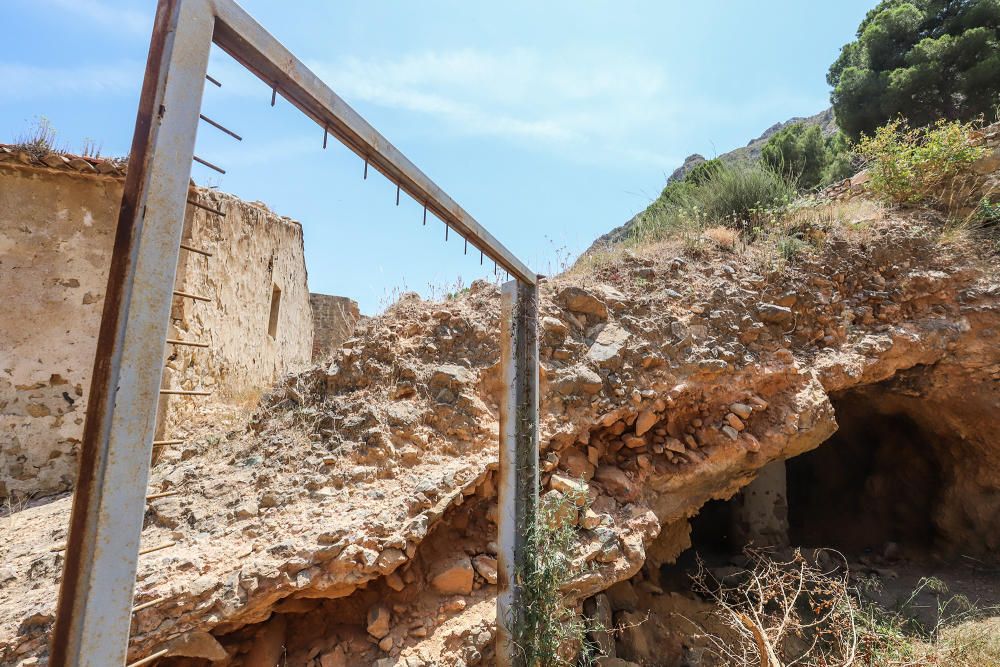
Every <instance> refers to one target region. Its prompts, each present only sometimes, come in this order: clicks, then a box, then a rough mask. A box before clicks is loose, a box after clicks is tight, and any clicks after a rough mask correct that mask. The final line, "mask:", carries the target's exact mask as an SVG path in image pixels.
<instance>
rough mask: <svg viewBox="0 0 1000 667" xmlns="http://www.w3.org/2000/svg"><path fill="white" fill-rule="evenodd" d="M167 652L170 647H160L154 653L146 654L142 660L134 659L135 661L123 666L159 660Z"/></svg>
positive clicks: (139, 664)
mask: <svg viewBox="0 0 1000 667" xmlns="http://www.w3.org/2000/svg"><path fill="white" fill-rule="evenodd" d="M168 653H170V649H166V648H165V649H161V650H159V651H157V652H156V653H153V654H151V655H147V656H146V657H145V658H143V659H142V660H136V661H135V662H131V663H129V664H128V665H126V666H125V667H142V666H143V665H148V664H150V663H151V662H155V661H156V660H159V659H160V658H163V657H166V655H167V654H168Z"/></svg>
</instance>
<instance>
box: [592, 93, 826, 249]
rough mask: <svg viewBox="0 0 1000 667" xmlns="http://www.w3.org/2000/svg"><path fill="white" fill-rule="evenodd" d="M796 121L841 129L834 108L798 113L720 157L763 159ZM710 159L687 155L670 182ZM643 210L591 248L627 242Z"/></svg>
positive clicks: (824, 127)
mask: <svg viewBox="0 0 1000 667" xmlns="http://www.w3.org/2000/svg"><path fill="white" fill-rule="evenodd" d="M795 123H804V124H806V125H819V126H820V129H821V131H822V132H823V134H824V136H828V135H832V134H835V133H836V132H837V129H838V128H837V121H836V120H835V119H834V117H833V109H832V108H830V109H825V110H823V111H820V112H819V113H818V114H815V115H813V116H806V117H801V116H796V117H794V118H789V119H788V120H786V121H785V122H783V123H775V124H774V125H772V126H771V127H769V128H767V129H766V130H764V132H763V134H761V135H760V136H759V137H757V138H756V139H751V140H750V141H749V142H748V143H747V145H746V146H741V147H739V148H736V149H734V150H731V151H729V152H728V153H723V154H722V155H720V156H719V159H720V160H722V161H724V162H728V163H731V164H732V163H737V162H753V161H755V160H757V159H759V158H760V153H761V150H763V148H764V144H766V143H767V140H768V139H770V138H771V136H772V135H774V134H775V133H776V132H779V131H780V130H782V129H783V128H785V127H788V126H789V125H793V124H795ZM706 161H707V158H706V157H705V156H703V155H700V154H698V153H694V154H692V155H689V156H687V158H686V159H685V160H684V164H682V165H681V166H679V167H677V169H675V170H674V171H673V173H672V174H670V178H668V179H667V183H673V182H674V181H679V180H680V179H682V178H684V176H686V175H687V174H688V172H690V171H691V170H692V169H694V168H695V167H696V166H698V165H699V164H701V163H702V162H706ZM642 213H643V212H642V211H640V212H639V213H637V214H635V216H633V217H632V219H631V220H629V221H628V222H626V223H625V224H624V225H622V226H620V227H616V228H615V229H612V230H611V231H610V232H608V233H607V234H605V235H604V236H602V237H600V238H599V239H597V240H596V241H594V244H593V245H592V246H591V247H590V248H591V250H592V249H594V248H596V247H598V246H601V245H604V244H608V243H621V242H622V241H624V240H625V239H626V238H628V235H629V232H630V231H631V229H632V226H633V225H634V224H635V221H636V218H638V217H639V216H640V215H642ZM587 252H590V250H588V251H587Z"/></svg>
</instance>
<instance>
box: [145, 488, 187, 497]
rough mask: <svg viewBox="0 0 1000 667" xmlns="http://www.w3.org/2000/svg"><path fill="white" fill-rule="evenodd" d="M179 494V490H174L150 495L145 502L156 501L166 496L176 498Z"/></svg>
mask: <svg viewBox="0 0 1000 667" xmlns="http://www.w3.org/2000/svg"><path fill="white" fill-rule="evenodd" d="M180 492H181V490H180V489H174V490H173V491H161V492H160V493H151V494H149V495H148V496H146V500H156V499H157V498H166V497H167V496H176V495H177V494H179V493H180Z"/></svg>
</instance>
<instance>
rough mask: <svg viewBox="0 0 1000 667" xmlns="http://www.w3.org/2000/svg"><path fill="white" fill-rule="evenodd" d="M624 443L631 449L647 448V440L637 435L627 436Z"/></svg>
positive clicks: (623, 439)
mask: <svg viewBox="0 0 1000 667" xmlns="http://www.w3.org/2000/svg"><path fill="white" fill-rule="evenodd" d="M622 442H624V443H625V446H626V447H628V448H629V449H639V448H640V447H645V446H646V439H645V438H641V437H639V436H637V435H626V436H624V437H623V438H622Z"/></svg>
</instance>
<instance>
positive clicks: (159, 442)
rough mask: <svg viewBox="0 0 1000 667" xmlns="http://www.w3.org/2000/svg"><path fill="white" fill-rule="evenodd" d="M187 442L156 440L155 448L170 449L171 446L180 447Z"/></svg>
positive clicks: (154, 442)
mask: <svg viewBox="0 0 1000 667" xmlns="http://www.w3.org/2000/svg"><path fill="white" fill-rule="evenodd" d="M185 442H187V440H178V439H175V440H154V441H153V447H168V446H170V445H180V444H182V443H185Z"/></svg>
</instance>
